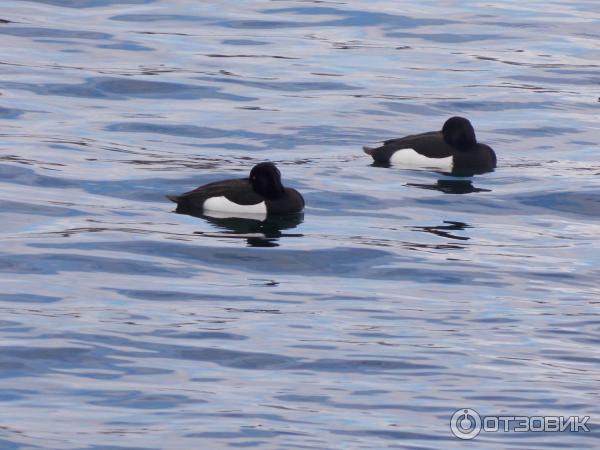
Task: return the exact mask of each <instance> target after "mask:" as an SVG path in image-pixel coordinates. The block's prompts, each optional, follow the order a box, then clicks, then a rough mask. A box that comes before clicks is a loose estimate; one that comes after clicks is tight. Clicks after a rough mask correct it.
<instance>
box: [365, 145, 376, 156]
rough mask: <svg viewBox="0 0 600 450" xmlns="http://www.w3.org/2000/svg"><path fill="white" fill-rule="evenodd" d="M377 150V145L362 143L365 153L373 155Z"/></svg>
mask: <svg viewBox="0 0 600 450" xmlns="http://www.w3.org/2000/svg"><path fill="white" fill-rule="evenodd" d="M375 150H377V147H369V146H367V145H363V152H365V153H366V154H367V155H373V153H374V152H375Z"/></svg>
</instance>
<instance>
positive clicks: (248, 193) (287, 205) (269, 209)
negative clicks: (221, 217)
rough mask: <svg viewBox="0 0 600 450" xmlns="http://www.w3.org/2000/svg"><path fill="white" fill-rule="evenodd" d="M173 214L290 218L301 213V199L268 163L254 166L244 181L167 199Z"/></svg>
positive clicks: (216, 184) (212, 185)
mask: <svg viewBox="0 0 600 450" xmlns="http://www.w3.org/2000/svg"><path fill="white" fill-rule="evenodd" d="M167 198H168V199H169V200H171V201H172V202H175V203H177V212H183V213H197V214H210V213H223V214H226V215H231V216H235V215H236V214H241V215H248V214H250V215H252V214H256V215H262V216H265V215H272V214H294V213H299V212H301V211H302V210H303V209H304V198H303V197H302V195H301V194H300V193H299V192H298V191H297V190H295V189H292V188H286V187H284V186H283V184H282V183H281V172H280V171H279V169H278V168H277V166H276V165H275V164H273V163H272V162H261V163H259V164H256V165H255V166H254V167H253V168H252V170H251V171H250V176H248V177H247V178H238V179H232V180H224V181H217V182H214V183H208V184H205V185H202V186H200V187H198V188H196V189H194V190H192V191H189V192H185V193H183V194H180V195H167Z"/></svg>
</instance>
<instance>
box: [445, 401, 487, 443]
mask: <svg viewBox="0 0 600 450" xmlns="http://www.w3.org/2000/svg"><path fill="white" fill-rule="evenodd" d="M450 430H452V434H453V435H454V436H456V437H457V438H459V439H474V438H475V437H477V435H478V434H479V432H480V431H481V416H480V415H479V413H478V412H477V411H475V410H474V409H469V408H464V409H459V410H458V411H456V412H455V413H454V414H452V418H451V419H450Z"/></svg>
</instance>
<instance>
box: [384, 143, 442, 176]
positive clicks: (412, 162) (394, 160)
mask: <svg viewBox="0 0 600 450" xmlns="http://www.w3.org/2000/svg"><path fill="white" fill-rule="evenodd" d="M390 164H392V165H394V166H403V167H411V168H414V167H421V168H426V169H440V170H447V171H451V170H452V165H453V162H452V156H448V157H446V158H428V157H427V156H424V155H421V154H420V153H417V152H416V151H415V150H414V149H412V148H403V149H402V150H398V151H396V152H394V154H393V155H392V157H391V158H390Z"/></svg>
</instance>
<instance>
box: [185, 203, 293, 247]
mask: <svg viewBox="0 0 600 450" xmlns="http://www.w3.org/2000/svg"><path fill="white" fill-rule="evenodd" d="M175 212H176V213H177V214H186V215H189V216H193V217H198V218H200V219H203V220H206V221H207V222H209V223H210V224H212V225H214V226H215V227H216V228H217V229H220V230H224V231H225V233H218V234H215V233H211V232H208V233H207V232H203V231H196V232H195V234H197V235H202V236H209V237H211V236H214V237H219V238H222V237H229V238H235V239H245V240H246V243H247V244H248V246H249V247H279V243H278V242H279V239H281V238H283V237H302V236H303V234H299V233H292V234H288V233H282V231H283V230H291V229H294V228H296V227H297V226H298V225H300V224H301V223H302V222H303V221H304V213H298V214H285V215H278V216H277V215H268V216H261V215H247V216H245V217H232V216H230V215H229V216H226V215H220V214H218V213H214V212H213V213H211V214H203V213H202V212H198V211H190V210H189V209H185V208H181V207H177V209H176V210H175Z"/></svg>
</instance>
